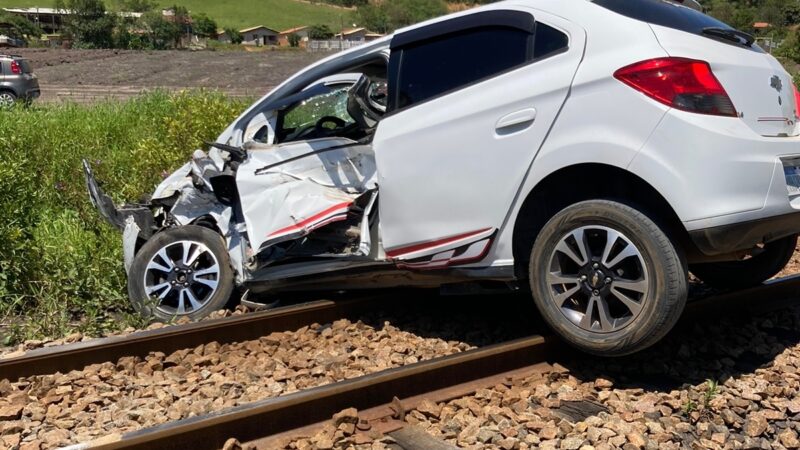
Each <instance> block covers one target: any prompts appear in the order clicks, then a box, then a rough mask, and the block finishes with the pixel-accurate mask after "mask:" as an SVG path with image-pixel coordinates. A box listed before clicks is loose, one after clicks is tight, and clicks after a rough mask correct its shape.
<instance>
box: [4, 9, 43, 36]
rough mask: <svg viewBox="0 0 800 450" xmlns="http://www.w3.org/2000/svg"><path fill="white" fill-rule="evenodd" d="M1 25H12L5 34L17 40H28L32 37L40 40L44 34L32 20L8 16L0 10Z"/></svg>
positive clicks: (12, 15)
mask: <svg viewBox="0 0 800 450" xmlns="http://www.w3.org/2000/svg"><path fill="white" fill-rule="evenodd" d="M0 23H4V24H8V25H10V27H9V28H8V29H6V30H4V31H3V33H4V34H7V35H8V36H9V37H12V38H15V39H22V40H27V39H28V38H32V37H36V38H38V37H40V36H41V35H42V33H43V31H42V29H41V28H39V27H38V26H36V24H34V23H33V22H31V21H30V20H28V19H26V18H24V17H22V16H17V15H14V14H8V13H6V12H5V11H2V10H0Z"/></svg>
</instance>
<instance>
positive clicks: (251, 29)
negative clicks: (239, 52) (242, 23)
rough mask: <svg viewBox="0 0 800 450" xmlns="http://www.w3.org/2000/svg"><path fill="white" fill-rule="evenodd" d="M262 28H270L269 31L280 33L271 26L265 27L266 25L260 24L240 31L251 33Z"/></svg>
mask: <svg viewBox="0 0 800 450" xmlns="http://www.w3.org/2000/svg"><path fill="white" fill-rule="evenodd" d="M261 28H263V29H265V30H268V31H272V32H273V33H276V34H277V33H278V32H277V31H276V30H273V29H272V28H269V27H265V26H264V25H258V26H255V27H250V28H245V29H243V30H239V33H249V32H251V31H255V30H258V29H261Z"/></svg>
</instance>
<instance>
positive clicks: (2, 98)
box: [0, 91, 17, 108]
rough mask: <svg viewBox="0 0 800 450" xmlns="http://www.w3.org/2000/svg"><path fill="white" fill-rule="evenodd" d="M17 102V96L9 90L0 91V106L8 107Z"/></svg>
mask: <svg viewBox="0 0 800 450" xmlns="http://www.w3.org/2000/svg"><path fill="white" fill-rule="evenodd" d="M16 103H17V96H16V95H15V94H14V93H13V92H11V91H0V108H10V107H12V106H14V105H15V104H16Z"/></svg>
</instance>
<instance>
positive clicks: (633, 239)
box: [529, 200, 688, 356]
mask: <svg viewBox="0 0 800 450" xmlns="http://www.w3.org/2000/svg"><path fill="white" fill-rule="evenodd" d="M608 230H611V231H608ZM573 231H576V232H581V233H583V234H581V236H586V237H585V238H582V239H583V240H584V242H585V243H587V244H584V249H585V250H584V251H586V252H587V253H589V255H588V256H582V255H581V256H580V257H581V258H582V260H586V261H587V263H586V264H585V265H584V266H581V264H578V263H577V261H576V260H574V259H572V258H567V259H565V255H566V253H561V252H560V251H557V250H556V247H559V248H562V247H561V246H560V245H559V244H561V243H562V241H563V240H566V241H564V242H570V241H568V240H569V239H570V236H572V238H574V239H575V240H574V241H571V242H575V243H576V244H577V238H576V237H575V236H576V235H574V234H572V235H571V233H572V232H573ZM612 232H615V233H621V235H622V236H621V237H614V238H613V239H611V238H612V236H616V235H612ZM603 236H605V237H603ZM601 238H604V239H606V240H611V241H612V242H613V243H612V246H611V247H610V251H609V254H608V255H603V254H602V253H604V252H603V249H605V245H601V246H600V247H599V248H600V250H599V253H600V256H597V257H595V256H593V255H596V254H597V253H598V250H597V249H598V246H597V243H598V242H599V243H601V244H602V242H605V241H598V239H601ZM619 239H623V240H621V241H620V240H619ZM629 245H633V246H634V247H633V249H634V250H635V251H637V253H636V254H635V255H632V256H629V257H624V258H623V259H621V260H620V261H619V262H615V260H616V258H617V257H618V256H619V257H622V254H623V253H624V252H623V251H624V250H629V249H628V246H629ZM573 248H575V249H577V247H573ZM573 254H575V255H577V253H573ZM612 255H614V257H613V258H612ZM556 258H557V259H556ZM632 258H633V259H632ZM563 261H567V262H566V263H565V262H563ZM605 263H608V264H609V267H608V268H607V267H606V266H605ZM554 264H558V265H559V266H558V268H559V270H558V273H557V274H556V273H555V272H552V269H553V267H554V266H553V265H554ZM564 264H567V265H569V264H573V265H574V266H575V267H579V268H580V269H578V271H577V272H576V273H577V274H578V275H567V274H566V272H565V271H564V270H563V269H564V267H563V265H564ZM598 267H599V268H598ZM626 267H627V268H626ZM587 271H588V272H587ZM626 271H627V272H628V273H626ZM568 272H570V273H571V271H568ZM637 272H639V274H638V276H636V281H635V283H636V286H637V288H639V289H641V290H642V292H641V293H640V294H634V293H633V292H632V291H628V290H627V288H625V287H623V286H625V285H624V284H622V283H628V285H630V281H631V280H628V279H627V278H629V277H630V276H632V275H633V274H636V273H637ZM581 273H583V274H584V275H580V274H581ZM587 273H589V274H591V275H592V276H591V277H589V278H588V279H587V278H586V277H585V274H587ZM598 273H599V274H600V275H601V276H600V277H599V278H602V277H603V276H605V279H604V280H603V281H599V280H598V276H595V274H598ZM603 273H605V275H603ZM529 275H530V284H531V292H532V293H533V297H534V301H535V303H536V305H537V307H538V309H539V311H540V312H541V314H542V316H543V317H544V319H545V321H546V322H547V323H548V324H549V325H550V327H551V328H552V329H553V330H554V331H555V332H556V333H557V334H558V335H559V336H561V337H562V338H564V339H565V340H566V341H567V342H569V343H570V344H571V345H573V346H575V347H577V348H579V349H580V350H583V351H585V352H588V353H592V354H597V355H601V356H621V355H626V354H630V353H634V352H637V351H640V350H643V349H645V348H647V347H649V346H651V345H653V344H654V343H656V342H657V341H658V340H660V339H661V338H662V337H664V335H666V334H667V332H668V331H669V330H670V329H672V327H673V326H674V325H675V323H676V322H677V321H678V319H679V318H680V315H681V313H682V312H683V309H684V306H685V305H686V297H687V280H688V273H687V270H686V264H685V262H684V258H683V257H682V255H681V253H679V251H678V250H677V249H676V248H675V246H674V245H673V244H672V242H671V241H670V239H669V238H668V237H667V235H666V234H665V233H664V232H663V231H662V230H661V229H660V228H659V227H658V225H656V224H655V223H654V222H653V221H652V220H651V219H650V218H649V217H647V216H646V215H644V214H642V213H641V212H639V211H638V210H636V209H634V208H632V207H630V206H627V205H624V204H622V203H618V202H614V201H608V200H589V201H584V202H580V203H576V204H574V205H572V206H569V207H567V208H565V209H564V210H562V211H561V212H559V213H557V214H556V215H555V216H554V217H553V218H552V219H550V221H548V222H547V224H545V226H544V228H543V229H542V230H541V232H540V233H539V235H538V236H537V239H536V242H535V244H534V246H533V250H532V252H531V260H530V266H529ZM553 275H555V276H557V277H558V276H560V277H561V278H551V277H552V276H553ZM623 275H625V276H624V277H623ZM572 276H576V277H578V276H580V278H576V279H575V281H574V282H572V281H570V282H568V283H565V284H559V283H560V281H558V282H556V283H554V282H553V280H562V279H567V278H570V279H572V278H571V277H572ZM548 280H550V281H548ZM609 280H612V281H609ZM592 283H594V284H592ZM572 284H574V285H575V286H574V287H575V288H577V289H578V291H577V292H576V293H575V294H572V295H570V296H567V297H563V296H562V297H563V298H566V300H565V301H563V302H561V303H560V306H557V301H560V300H556V297H557V296H558V294H559V293H563V294H564V295H567V292H566V291H571V290H572V289H573V287H570V288H568V286H571V285H572ZM558 286H561V287H563V292H555V290H554V288H556V289H559V288H558ZM612 289H616V292H620V289H622V290H623V292H624V293H626V294H628V295H630V296H634V295H638V298H637V299H636V301H635V302H634V304H635V305H636V308H637V312H634V309H632V308H628V307H626V306H625V303H624V302H621V301H620V300H619V297H618V296H617V294H614V293H612V294H608V292H609V291H611V290H612ZM603 292H605V293H606V294H603ZM581 296H583V297H585V299H581ZM601 296H603V297H602V300H601ZM582 301H583V302H585V304H586V308H585V311H584V313H583V318H584V319H583V320H578V319H576V317H577V316H580V314H579V312H574V311H578V310H579V309H580V306H581V302H582ZM593 301H596V302H595V303H593ZM600 302H603V305H604V306H602V308H601V305H599V303H600ZM590 303H592V304H593V305H595V306H593V307H592V308H590V307H589V304H590ZM620 305H622V307H620ZM572 308H575V309H574V310H573V309H572ZM626 308H627V309H628V312H629V313H630V314H628V315H625V314H624V312H625V309H626ZM600 311H607V312H612V311H615V312H621V313H622V314H620V317H619V318H614V320H613V322H611V321H609V320H608V319H606V320H605V323H606V324H610V323H613V324H614V326H609V327H608V329H606V327H605V325H604V324H603V323H604V321H603V320H602V319H600V318H599V316H600ZM587 313H588V314H587ZM568 315H569V317H568ZM596 316H597V317H598V320H597V321H595V320H594V317H596ZM587 317H588V324H587V323H586V322H585V321H586V318H587ZM605 317H606V318H609V317H613V314H612V315H605ZM576 322H579V323H576ZM617 324H619V325H617ZM601 326H602V330H596V329H595V328H596V327H601ZM617 326H618V327H619V328H618V329H617Z"/></svg>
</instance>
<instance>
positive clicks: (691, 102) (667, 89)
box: [614, 58, 738, 117]
mask: <svg viewBox="0 0 800 450" xmlns="http://www.w3.org/2000/svg"><path fill="white" fill-rule="evenodd" d="M614 78H616V79H618V80H620V81H622V82H623V83H625V84H627V85H628V86H630V87H632V88H634V89H636V90H637V91H639V92H641V93H643V94H645V95H647V96H649V97H651V98H653V99H655V100H657V101H659V102H661V103H663V104H665V105H667V106H670V107H673V108H676V109H680V110H683V111H689V112H693V113H699V114H710V115H714V116H729V117H737V116H738V114H737V113H736V108H735V107H734V106H733V102H732V101H731V99H730V97H728V93H727V92H725V88H723V87H722V84H720V82H719V80H717V77H715V76H714V73H713V72H712V71H711V67H710V66H709V65H708V63H707V62H705V61H697V60H693V59H686V58H658V59H651V60H647V61H642V62H638V63H636V64H633V65H630V66H627V67H623V68H622V69H619V70H617V71H616V72H615V73H614Z"/></svg>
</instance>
